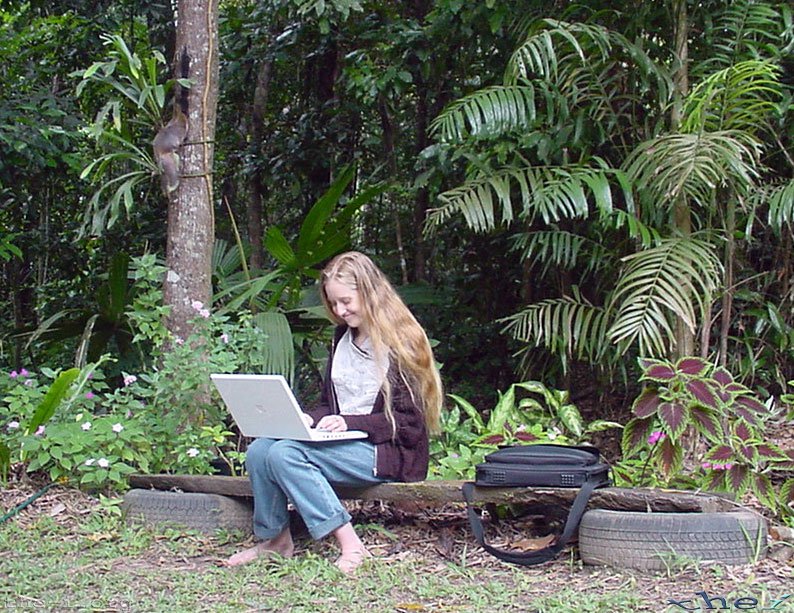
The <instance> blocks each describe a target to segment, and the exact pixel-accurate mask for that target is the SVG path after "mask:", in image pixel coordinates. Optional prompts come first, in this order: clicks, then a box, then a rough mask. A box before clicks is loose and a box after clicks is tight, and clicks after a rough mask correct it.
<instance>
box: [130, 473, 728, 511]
mask: <svg viewBox="0 0 794 613" xmlns="http://www.w3.org/2000/svg"><path fill="white" fill-rule="evenodd" d="M129 482H130V485H131V486H132V487H135V488H143V489H156V490H179V491H183V492H204V493H207V494H221V495H224V496H240V497H250V496H252V493H251V484H250V483H249V481H248V478H247V477H224V476H215V475H212V476H210V475H164V474H163V475H131V476H130V481H129ZM463 483H464V482H463V481H436V480H430V481H420V482H417V483H383V484H380V485H374V486H372V487H368V488H364V489H353V488H337V493H338V494H339V497H340V498H342V499H345V500H382V501H387V502H400V501H410V502H415V503H420V504H427V505H437V504H444V503H450V502H463V496H462V494H461V490H460V487H461V485H462V484H463ZM577 491H578V490H577V489H575V488H554V487H548V488H546V487H544V488H538V487H535V488H528V487H478V488H475V490H474V499H475V501H476V502H480V503H483V504H486V503H496V504H521V503H524V504H540V505H570V504H571V503H572V502H573V499H574V497H575V496H576V492H577ZM589 508H596V509H612V510H622V511H658V512H664V513H673V512H682V513H685V512H700V513H713V512H718V511H731V510H735V509H736V508H737V505H736V503H735V502H733V501H732V500H731V499H730V498H728V497H727V496H723V495H720V494H713V493H698V492H687V491H680V490H664V489H653V488H620V487H604V488H600V489H597V490H595V491H594V492H593V495H592V496H591V498H590V504H589Z"/></svg>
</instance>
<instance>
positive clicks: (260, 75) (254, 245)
mask: <svg viewBox="0 0 794 613" xmlns="http://www.w3.org/2000/svg"><path fill="white" fill-rule="evenodd" d="M272 70H273V60H272V59H270V58H267V59H265V60H263V61H262V63H261V64H260V66H259V70H258V72H257V75H256V88H255V89H254V101H253V104H252V109H251V151H252V153H253V154H254V155H253V158H254V159H258V158H259V157H260V154H261V151H262V141H263V140H264V131H265V126H264V123H265V106H266V104H267V98H268V94H269V93H270V79H271V77H272ZM249 188H250V190H251V192H250V197H249V200H248V242H249V243H250V245H251V257H250V259H249V264H250V267H251V270H260V269H261V268H262V266H263V263H264V248H263V244H264V243H263V240H262V239H263V224H262V218H263V207H262V201H263V194H264V192H265V186H264V182H263V181H262V168H261V167H260V166H259V164H255V165H254V169H253V172H252V174H251V180H250V183H249Z"/></svg>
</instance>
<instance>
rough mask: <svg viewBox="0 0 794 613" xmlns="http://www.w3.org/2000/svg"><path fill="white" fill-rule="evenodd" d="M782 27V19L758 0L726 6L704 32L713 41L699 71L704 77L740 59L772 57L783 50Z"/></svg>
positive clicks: (772, 8)
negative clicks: (708, 54) (709, 52)
mask: <svg viewBox="0 0 794 613" xmlns="http://www.w3.org/2000/svg"><path fill="white" fill-rule="evenodd" d="M783 28H784V19H783V16H782V15H781V14H780V12H778V10H777V7H776V6H775V4H773V3H770V2H758V1H757V0H734V1H733V2H729V3H726V7H725V10H724V11H722V12H721V13H719V14H718V15H716V17H715V18H714V20H713V23H712V27H710V28H708V29H707V31H706V33H705V36H706V37H707V38H710V39H712V40H711V45H710V49H711V50H712V51H711V57H710V58H709V59H708V60H706V61H705V62H702V63H701V64H700V66H699V68H700V69H701V70H703V71H704V74H705V73H708V72H713V71H714V70H715V69H719V68H725V67H728V66H732V65H733V64H735V63H737V62H739V61H741V60H743V59H748V58H749V59H764V58H770V57H774V56H776V55H777V53H778V50H779V49H781V48H782V45H781V44H780V42H781V39H782V38H783V36H782V35H783ZM695 68H696V69H697V67H695ZM695 76H697V74H695Z"/></svg>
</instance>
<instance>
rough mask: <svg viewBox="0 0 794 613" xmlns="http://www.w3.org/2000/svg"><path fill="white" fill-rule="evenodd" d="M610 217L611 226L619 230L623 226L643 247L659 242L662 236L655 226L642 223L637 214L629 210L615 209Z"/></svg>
mask: <svg viewBox="0 0 794 613" xmlns="http://www.w3.org/2000/svg"><path fill="white" fill-rule="evenodd" d="M611 217H612V223H613V224H614V225H613V227H614V228H615V229H617V230H619V229H620V228H622V227H623V226H625V227H626V231H627V232H628V235H629V237H630V238H633V239H635V240H638V241H639V244H640V246H642V247H643V248H645V249H647V248H649V247H652V246H654V245H657V244H659V242H660V241H661V240H662V237H661V235H660V234H659V231H658V230H656V228H652V227H651V226H648V225H646V224H644V223H642V222H641V221H640V220H639V219H637V216H636V215H634V214H633V213H631V212H628V211H623V210H621V209H615V210H614V211H612V216H611Z"/></svg>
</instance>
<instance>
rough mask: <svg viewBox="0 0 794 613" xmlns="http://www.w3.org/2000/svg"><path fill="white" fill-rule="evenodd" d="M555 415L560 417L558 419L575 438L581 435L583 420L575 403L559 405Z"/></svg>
mask: <svg viewBox="0 0 794 613" xmlns="http://www.w3.org/2000/svg"><path fill="white" fill-rule="evenodd" d="M557 416H558V417H559V418H560V421H561V422H562V424H563V425H564V426H565V428H566V429H567V430H568V432H570V433H571V434H573V435H574V436H575V437H577V438H579V437H580V436H582V432H583V430H584V423H583V422H584V420H583V419H582V414H581V413H580V412H579V409H577V408H576V406H575V405H572V404H565V405H563V406H561V407H560V408H559V410H558V411H557Z"/></svg>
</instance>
